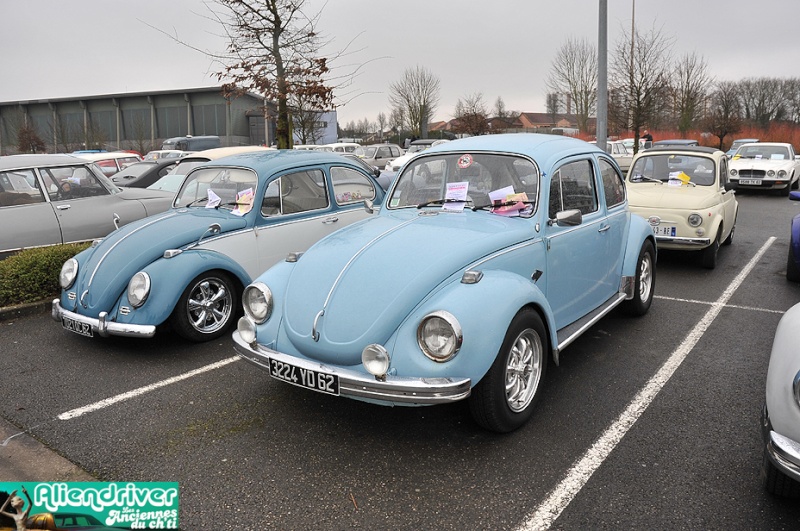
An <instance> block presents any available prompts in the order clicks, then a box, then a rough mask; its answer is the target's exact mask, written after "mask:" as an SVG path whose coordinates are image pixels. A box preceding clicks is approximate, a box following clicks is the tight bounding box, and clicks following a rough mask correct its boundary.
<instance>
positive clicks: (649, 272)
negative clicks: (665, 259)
mask: <svg viewBox="0 0 800 531" xmlns="http://www.w3.org/2000/svg"><path fill="white" fill-rule="evenodd" d="M652 287H653V263H652V262H651V260H650V255H649V254H646V255H644V258H642V265H641V266H639V298H640V299H641V300H642V301H646V300H647V299H649V298H650V290H651V289H652Z"/></svg>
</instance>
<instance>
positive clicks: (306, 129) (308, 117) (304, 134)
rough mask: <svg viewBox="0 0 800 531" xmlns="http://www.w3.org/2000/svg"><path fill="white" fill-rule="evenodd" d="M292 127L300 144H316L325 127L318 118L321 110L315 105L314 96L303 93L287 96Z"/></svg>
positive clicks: (320, 115)
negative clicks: (308, 96)
mask: <svg viewBox="0 0 800 531" xmlns="http://www.w3.org/2000/svg"><path fill="white" fill-rule="evenodd" d="M289 102H290V105H289V107H290V109H291V116H292V127H293V131H294V134H293V135H292V136H295V135H296V136H297V137H298V138H299V139H300V143H301V144H316V143H317V140H319V139H320V138H321V137H322V131H323V129H324V128H325V127H324V125H323V124H322V121H321V120H320V118H321V117H322V114H323V111H321V110H320V109H319V108H318V107H317V106H316V100H315V99H314V98H306V97H305V96H304V95H303V94H293V95H292V96H291V97H290V98H289Z"/></svg>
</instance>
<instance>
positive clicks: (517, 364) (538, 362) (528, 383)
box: [505, 328, 543, 413]
mask: <svg viewBox="0 0 800 531" xmlns="http://www.w3.org/2000/svg"><path fill="white" fill-rule="evenodd" d="M542 356H543V351H542V340H541V338H540V337H539V334H537V333H536V331H535V330H533V329H531V328H528V329H526V330H523V331H522V333H521V334H520V335H518V336H517V339H516V340H515V341H514V344H513V345H512V347H511V352H510V354H509V355H508V360H507V362H506V379H505V380H506V381H505V387H506V389H505V390H506V402H507V403H508V407H509V408H511V411H513V412H515V413H519V412H520V411H523V410H524V409H525V408H526V407H528V405H529V404H530V403H531V400H533V396H534V395H535V394H536V389H537V388H538V387H539V381H540V380H541V377H542V359H543V358H542Z"/></svg>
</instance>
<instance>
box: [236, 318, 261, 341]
mask: <svg viewBox="0 0 800 531" xmlns="http://www.w3.org/2000/svg"><path fill="white" fill-rule="evenodd" d="M236 330H237V331H238V332H239V337H241V338H242V341H244V342H245V343H247V344H248V345H252V344H254V343H255V342H256V337H257V331H256V324H255V323H254V322H253V321H252V319H250V318H249V317H240V318H239V321H238V322H237V323H236Z"/></svg>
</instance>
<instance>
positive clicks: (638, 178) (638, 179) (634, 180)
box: [631, 175, 664, 184]
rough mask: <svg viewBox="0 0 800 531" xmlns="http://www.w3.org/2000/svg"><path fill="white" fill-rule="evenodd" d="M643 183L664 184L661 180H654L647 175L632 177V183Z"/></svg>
mask: <svg viewBox="0 0 800 531" xmlns="http://www.w3.org/2000/svg"><path fill="white" fill-rule="evenodd" d="M642 181H650V182H651V183H658V184H664V181H662V180H661V179H654V178H653V177H648V176H647V175H634V176H633V177H631V182H632V183H640V182H642Z"/></svg>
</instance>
